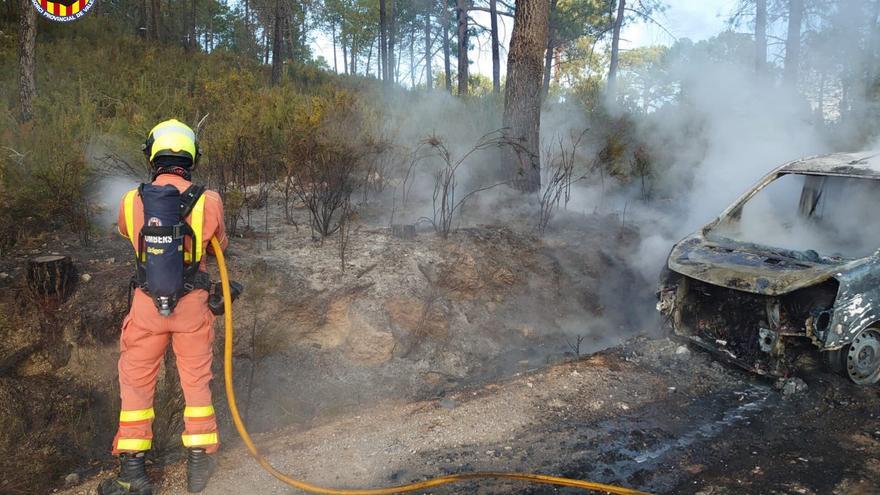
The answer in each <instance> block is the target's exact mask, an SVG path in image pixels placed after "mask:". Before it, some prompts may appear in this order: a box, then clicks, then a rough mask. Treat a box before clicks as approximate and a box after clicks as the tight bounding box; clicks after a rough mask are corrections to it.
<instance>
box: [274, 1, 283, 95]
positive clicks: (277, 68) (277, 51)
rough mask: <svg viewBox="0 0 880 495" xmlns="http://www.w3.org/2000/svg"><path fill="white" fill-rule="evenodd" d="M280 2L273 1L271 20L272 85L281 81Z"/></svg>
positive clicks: (281, 34)
mask: <svg viewBox="0 0 880 495" xmlns="http://www.w3.org/2000/svg"><path fill="white" fill-rule="evenodd" d="M281 14H282V10H281V0H275V13H274V19H273V20H272V25H273V28H272V85H275V84H278V83H279V82H280V81H281V68H282V64H283V63H284V53H282V52H283V51H284V34H283V33H282V32H281V22H282V19H281Z"/></svg>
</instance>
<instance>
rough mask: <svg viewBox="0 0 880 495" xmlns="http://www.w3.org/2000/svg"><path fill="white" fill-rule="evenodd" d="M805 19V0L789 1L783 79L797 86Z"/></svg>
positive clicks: (786, 82) (790, 84) (789, 84)
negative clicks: (802, 25)
mask: <svg viewBox="0 0 880 495" xmlns="http://www.w3.org/2000/svg"><path fill="white" fill-rule="evenodd" d="M803 19H804V0H789V2H788V36H787V37H786V38H785V68H784V69H783V77H782V80H783V82H785V84H787V85H788V86H792V87H794V86H796V85H797V79H798V64H800V58H801V23H802V22H803Z"/></svg>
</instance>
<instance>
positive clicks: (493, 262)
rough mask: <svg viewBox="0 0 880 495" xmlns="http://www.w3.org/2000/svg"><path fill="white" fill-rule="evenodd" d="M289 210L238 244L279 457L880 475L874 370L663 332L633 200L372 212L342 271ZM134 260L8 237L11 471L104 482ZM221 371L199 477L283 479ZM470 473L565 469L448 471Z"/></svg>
mask: <svg viewBox="0 0 880 495" xmlns="http://www.w3.org/2000/svg"><path fill="white" fill-rule="evenodd" d="M297 215H299V216H298V217H297V218H298V222H299V223H298V225H290V224H285V223H284V222H283V221H281V220H279V219H278V214H277V213H272V214H271V215H270V217H269V218H270V222H269V225H260V224H258V223H256V222H255V226H254V227H255V228H254V229H252V230H242V232H241V233H242V234H243V235H242V236H241V237H238V238H236V239H234V240H233V243H232V247H231V249H230V252H229V256H228V258H229V262H230V263H231V266H232V269H233V273H232V277H233V279H237V280H240V281H243V282H244V283H245V286H246V292H245V295H244V296H243V297H242V299H241V300H240V301H239V302H237V303H236V308H235V320H236V329H237V338H236V342H235V356H236V368H235V371H236V386H237V390H238V396H239V401H240V407H242V409H243V410H244V411H245V413H246V417H247V421H248V424H249V426H250V427H251V429H252V430H253V431H252V432H255V433H257V440H258V443H259V444H260V445H265V448H266V449H267V452H268V453H269V454H270V457H271V458H272V459H273V460H274V461H275V462H276V463H277V464H278V465H279V467H281V468H282V469H283V470H284V471H290V472H295V473H296V474H298V475H302V476H303V477H304V478H306V479H309V480H312V481H315V482H320V483H326V484H331V485H342V486H352V487H353V486H360V485H366V484H370V485H387V484H393V483H401V482H404V481H409V480H413V479H420V478H423V477H427V476H432V475H436V474H446V473H451V472H459V471H468V470H476V469H480V470H482V469H496V470H503V469H516V470H524V471H540V472H545V473H552V474H561V475H567V476H571V477H578V478H587V479H595V480H598V481H605V482H617V483H621V484H625V485H628V486H633V487H637V488H641V489H643V490H647V491H651V492H656V493H704V494H727V493H806V494H826V493H840V494H844V493H846V494H849V493H853V494H862V493H868V494H870V493H876V491H874V492H872V491H871V490H876V488H874V487H876V486H878V481H880V461H878V459H880V433H878V430H880V427H878V426H877V424H876V419H877V418H876V415H877V414H878V413H880V407H878V406H880V396H878V389H877V388H858V387H854V386H852V385H850V384H849V383H848V382H846V381H845V380H844V379H838V378H837V377H834V376H831V375H827V374H825V373H823V372H822V371H821V370H819V369H816V368H817V367H815V366H810V365H809V360H805V361H804V367H803V368H804V369H803V370H802V372H801V373H800V376H801V377H802V378H803V379H804V380H806V382H807V383H808V385H809V388H808V389H807V391H806V392H803V393H800V394H797V395H794V396H792V397H788V398H784V397H783V396H782V395H781V394H780V393H779V392H777V391H775V390H774V389H773V387H772V386H771V384H769V383H766V382H762V381H757V380H755V379H753V377H751V376H750V375H748V374H745V373H742V372H740V371H738V370H731V369H728V368H725V367H724V366H722V365H720V364H718V363H715V362H714V361H712V359H711V358H709V357H708V356H706V355H705V354H703V353H699V352H691V351H687V352H685V351H684V348H680V347H679V345H678V344H676V343H673V342H671V341H668V340H666V339H665V338H663V337H662V335H663V331H662V330H660V324H659V322H657V321H656V320H655V319H652V316H653V315H655V312H654V309H653V290H654V285H655V284H654V282H653V281H649V280H645V279H644V278H643V277H642V276H641V275H639V274H638V273H637V272H635V271H633V270H632V269H631V268H630V261H631V258H632V256H633V253H635V252H636V251H637V247H638V244H639V243H638V231H637V229H634V228H632V227H626V226H624V225H623V222H622V221H621V220H620V219H618V218H615V217H613V216H601V215H589V216H581V217H579V218H577V219H567V222H566V229H565V230H564V231H553V232H549V233H548V234H547V235H545V236H543V237H538V236H536V235H535V234H534V233H532V232H529V231H528V230H527V229H522V228H520V229H519V230H513V229H512V228H510V227H502V226H489V225H482V226H476V227H471V228H466V229H461V230H459V231H458V232H456V233H454V234H453V235H451V236H450V237H449V238H448V239H442V238H440V237H439V236H436V235H435V234H433V233H431V232H426V231H424V230H420V231H419V232H418V234H417V236H416V238H415V239H406V240H404V239H396V238H394V237H393V236H392V235H391V233H390V230H389V229H388V228H386V227H384V226H381V225H380V224H377V222H372V223H370V222H368V221H362V222H358V224H357V225H356V226H355V227H354V228H353V230H352V236H351V245H350V246H349V247H348V250H347V255H346V259H345V269H344V270H343V269H342V262H341V260H340V259H339V256H338V253H339V246H338V244H337V243H336V241H335V240H334V238H330V239H329V240H327V241H326V242H324V243H322V242H320V240H316V239H313V238H312V235H311V233H310V231H309V229H308V227H306V226H304V222H303V220H304V218H303V214H302V211H301V210H300V211H298V212H297ZM253 217H254V218H255V219H257V218H261V217H262V213H255V214H254V215H253ZM59 236H60V237H59ZM52 251H57V252H61V253H64V254H69V255H71V257H72V258H73V259H74V263H75V264H76V266H77V269H78V270H79V274H78V275H85V274H87V275H89V277H88V278H89V280H84V279H80V282H79V283H78V284H77V288H76V290H75V292H74V293H73V295H72V296H71V297H70V298H69V299H68V300H66V301H65V302H63V303H62V304H60V305H45V304H40V303H39V302H38V301H34V300H33V298H32V297H30V296H29V295H28V292H27V290H26V289H25V287H24V285H23V282H22V276H23V270H22V266H23V265H24V264H25V262H26V260H27V259H28V258H30V257H33V256H37V255H41V254H47V253H50V252H52ZM130 270H131V262H130V255H129V253H128V246H126V244H125V242H124V241H123V240H121V239H119V238H118V237H115V236H112V235H109V234H107V235H106V236H105V237H99V238H97V239H96V242H95V243H94V244H93V245H92V246H89V247H81V246H78V245H77V244H76V243H75V242H68V240H66V239H65V238H64V237H63V236H61V235H60V234H58V235H55V236H50V237H48V238H44V239H36V240H31V241H30V242H29V243H27V244H23V245H21V246H19V247H18V249H17V251H15V252H12V253H8V254H6V256H5V257H4V258H2V259H0V273H3V274H6V276H5V277H4V276H0V313H2V314H3V316H4V318H0V337H2V338H0V422H2V424H3V425H4V426H5V428H3V429H2V430H0V454H2V456H0V459H2V462H0V493H3V494H6V493H10V494H19V493H47V492H52V491H53V490H56V489H60V487H61V486H62V485H64V484H65V483H67V484H69V485H76V486H74V487H72V488H70V489H69V491H66V492H65V491H61V492H60V493H89V491H90V490H93V489H94V486H95V484H96V483H97V480H98V479H99V478H100V477H101V476H104V475H106V470H107V469H110V468H111V467H112V466H113V460H112V458H111V457H110V456H109V454H108V453H107V450H108V447H109V443H110V439H111V438H112V435H113V430H114V428H115V424H114V418H115V417H116V415H117V414H118V403H117V400H116V395H117V391H116V390H117V389H116V376H115V360H116V357H117V347H116V339H117V338H118V327H119V323H120V322H121V319H122V316H123V315H124V313H125V296H126V281H127V278H128V277H129V274H130ZM638 335H641V336H643V337H633V336H638ZM644 336H651V338H647V337H644ZM222 344H223V342H222V339H220V338H218V341H217V343H216V345H217V351H218V355H219V350H220V346H221V345H222ZM577 353H580V355H581V356H584V357H578V356H576V354H577ZM591 353H594V354H592V355H591ZM595 353H597V354H595ZM215 363H216V364H215V376H218V377H219V376H222V373H221V366H220V363H219V362H217V361H215ZM165 368H166V369H168V370H171V371H172V372H170V373H164V374H163V375H162V376H160V381H159V389H158V394H157V402H156V411H157V421H156V428H155V434H156V438H155V440H154V447H155V448H154V452H153V453H152V455H151V462H152V463H153V464H152V466H153V469H152V473H153V475H154V476H155V477H156V479H157V481H158V482H159V483H160V484H161V486H162V487H163V492H162V493H183V491H182V489H181V486H182V481H181V478H182V473H183V471H182V467H181V466H180V464H179V463H178V460H179V457H180V451H181V449H180V447H179V437H178V436H177V435H178V433H179V431H180V428H181V424H180V422H181V418H180V411H181V409H182V405H183V404H182V402H181V399H180V395H179V391H178V389H177V384H176V380H175V377H174V373H173V358H171V357H170V356H169V358H168V359H166V362H165ZM214 385H215V387H214V388H215V392H216V401H215V402H216V403H217V405H218V419H219V420H220V423H221V435H222V437H223V438H224V442H225V446H224V448H223V451H222V454H221V457H220V463H221V468H222V469H221V471H220V472H219V473H218V474H217V478H216V479H215V481H214V482H213V483H212V486H211V487H210V488H209V490H208V491H207V492H206V493H291V490H289V489H287V488H284V487H282V486H281V485H280V484H278V483H276V482H275V481H274V480H272V479H270V478H269V477H268V476H267V475H265V474H263V473H261V472H260V471H259V469H258V467H257V466H256V464H255V463H254V462H253V461H252V460H250V459H249V458H248V457H247V455H246V453H245V451H244V450H243V449H242V448H241V445H240V443H239V442H238V441H237V435H236V434H235V433H234V431H233V430H232V429H231V426H230V421H229V417H228V412H227V411H226V408H225V407H222V406H221V404H222V403H223V402H224V401H225V397H224V395H223V391H222V383H220V382H219V380H216V381H215V384H214ZM102 470H105V471H104V472H102ZM79 479H86V480H87V481H85V482H84V483H82V484H81V485H80V484H79ZM65 480H66V481H65ZM473 492H479V493H555V489H552V488H542V487H538V488H534V487H524V486H522V485H515V484H506V483H481V484H469V485H462V486H456V487H449V488H442V489H437V490H435V493H473Z"/></svg>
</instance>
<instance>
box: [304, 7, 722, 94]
mask: <svg viewBox="0 0 880 495" xmlns="http://www.w3.org/2000/svg"><path fill="white" fill-rule="evenodd" d="M737 3H738V0H666V1H665V4H666V5H667V9H666V11H665V12H663V13H659V14H657V15H656V16H655V17H654V19H655V20H656V21H657V23H659V24H661V25H662V26H663V27H660V26H657V25H656V24H655V23H652V22H650V21H642V22H634V23H631V24H629V25H626V26H624V29H623V32H622V33H621V42H620V47H621V49H622V50H627V49H632V48H638V47H643V46H651V45H671V44H672V43H674V42H675V40H676V39H677V38H690V39H691V40H694V41H698V40H703V39H707V38H710V37H712V36H714V35H716V34H718V33H719V32H721V31H722V30H724V29H725V27H726V22H727V19H728V17H729V16H730V14H731V13H732V12H733V10H734V8H735V7H736V4H737ZM473 17H474V20H475V21H476V22H477V23H479V24H481V25H484V26H488V25H489V16H488V14H486V13H483V12H476V13H475V15H474V16H473ZM512 27H513V19H511V18H509V17H505V16H499V34H500V35H501V38H502V40H503V41H502V53H501V58H502V60H504V59H505V58H506V53H504V48H503V47H504V46H507V44H508V42H509V41H510V30H511V28H512ZM485 38H486V39H482V38H481V39H479V40H477V42H476V43H475V46H474V47H473V48H472V49H471V52H470V59H471V64H472V65H471V72H476V73H480V74H483V75H485V76H488V77H491V76H492V53H491V49H490V46H489V43H488V37H485ZM313 46H314V49H315V52H316V55H319V56H323V57H324V58H325V59H326V60H327V62H328V63H329V64H330V66H331V67H332V66H333V44H332V42H331V41H330V39H329V38H328V37H326V36H323V35H319V36H317V37H316V38H315V40H314V42H313ZM337 58H338V60H339V65H340V70H341V65H342V51H341V49H339V51H338V53H337ZM438 63H439V60H438V61H435V65H437V64H438ZM505 68H506V67H505V64H504V63H503V62H502V68H501V69H502V73H503V72H504V70H505Z"/></svg>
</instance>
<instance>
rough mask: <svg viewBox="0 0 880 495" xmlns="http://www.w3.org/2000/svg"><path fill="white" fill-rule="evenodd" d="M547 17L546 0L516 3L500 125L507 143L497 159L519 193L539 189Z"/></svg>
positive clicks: (525, 0)
mask: <svg viewBox="0 0 880 495" xmlns="http://www.w3.org/2000/svg"><path fill="white" fill-rule="evenodd" d="M549 17H550V2H548V1H546V0H517V2H516V12H515V14H514V18H513V32H512V34H511V38H510V52H509V54H508V57H507V85H506V87H505V90H504V120H503V126H504V128H505V131H504V134H505V138H506V140H507V141H508V143H510V144H508V145H507V146H505V147H504V149H503V151H502V153H501V156H502V160H503V162H502V166H503V167H504V168H506V169H507V170H508V171H509V174H510V175H511V176H512V177H511V181H512V184H513V186H514V187H516V188H517V189H519V190H520V191H523V192H536V191H538V190H540V188H541V161H540V158H541V157H540V145H541V143H540V125H541V83H542V77H543V73H544V71H543V69H544V51H545V50H546V48H547V31H548V27H549V26H548V24H549Z"/></svg>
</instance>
